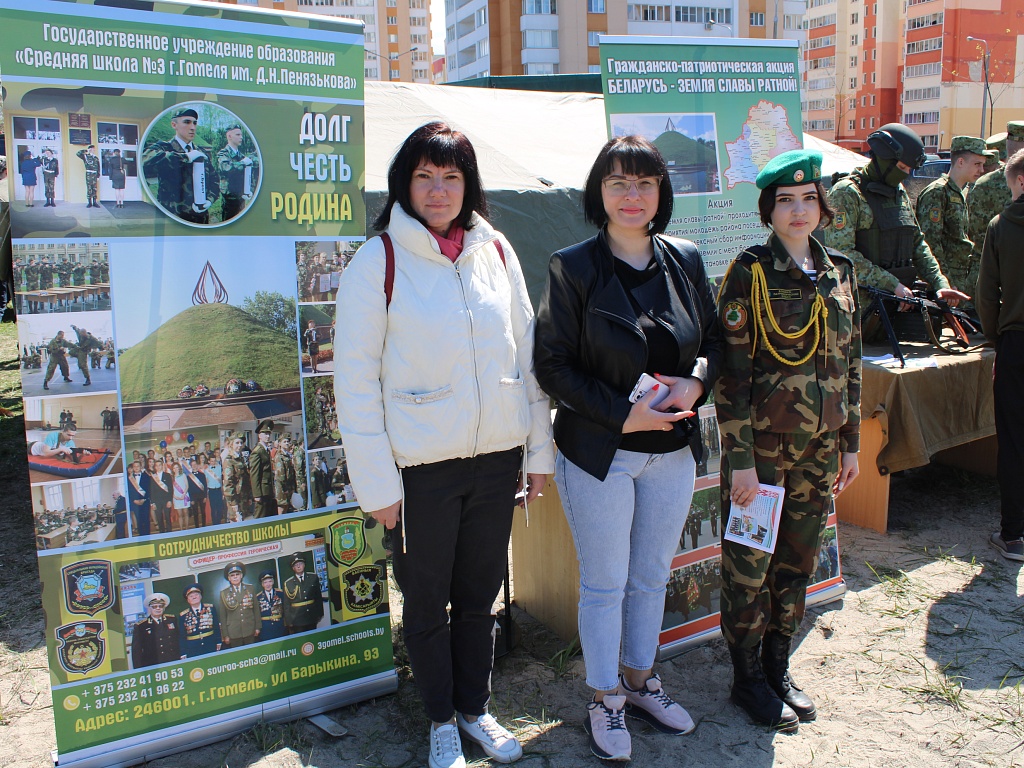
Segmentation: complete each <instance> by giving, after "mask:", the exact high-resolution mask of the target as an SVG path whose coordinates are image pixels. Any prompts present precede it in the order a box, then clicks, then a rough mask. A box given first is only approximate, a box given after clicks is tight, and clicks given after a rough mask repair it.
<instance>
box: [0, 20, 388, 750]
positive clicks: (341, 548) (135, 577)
mask: <svg viewBox="0 0 1024 768" xmlns="http://www.w3.org/2000/svg"><path fill="white" fill-rule="evenodd" d="M113 5H124V6H126V7H111V6H113ZM0 15H2V18H3V20H4V23H3V25H2V27H0V76H2V85H3V96H4V103H3V107H4V114H5V119H6V126H7V146H8V157H9V158H10V162H9V167H10V171H11V172H10V174H9V179H10V181H9V185H10V199H11V224H12V235H13V249H14V263H15V283H16V300H17V309H18V314H19V323H18V328H19V347H20V349H19V352H20V358H21V374H22V386H23V391H24V397H25V427H26V457H27V460H28V462H29V477H30V482H31V486H32V487H31V498H32V508H33V515H34V522H35V534H36V546H37V549H38V554H39V572H40V577H41V581H42V587H43V607H44V609H45V613H46V630H45V631H46V641H47V649H48V654H49V668H50V677H51V683H52V687H53V708H54V720H55V725H56V731H57V751H58V756H59V761H60V764H61V765H62V766H63V765H77V766H114V765H128V764H134V763H137V762H140V761H142V760H145V759H149V758H152V757H155V756H158V755H161V754H167V753H170V752H173V751H176V750H180V749H185V748H188V747H192V746H196V745H198V744H202V743H205V742H209V741H213V740H216V739H219V738H224V737H226V736H228V735H230V734H231V733H233V732H235V731H238V730H240V729H244V728H246V727H248V726H250V725H252V724H253V723H255V722H257V721H258V720H260V719H268V720H282V719H289V718H295V717H299V716H302V715H305V714H312V713H315V712H319V711H324V710H327V709H333V708H336V707H338V706H342V705H344V704H346V703H349V702H352V701H356V700H359V699H363V698H366V697H370V696H376V695H380V694H383V693H387V692H390V691H393V690H394V689H395V688H396V685H397V679H396V675H395V672H394V668H393V664H392V647H391V632H390V621H389V618H390V617H389V615H388V597H387V573H386V553H385V551H384V544H383V530H382V528H381V527H380V526H378V525H377V524H376V522H375V521H374V520H373V519H372V518H368V517H367V516H365V515H364V514H363V513H362V511H361V510H360V509H359V507H358V506H357V503H356V499H355V498H354V496H353V493H352V487H351V484H350V482H349V477H348V469H347V465H346V462H345V451H344V446H342V444H341V440H340V435H339V433H338V429H337V419H336V417H335V409H334V402H333V398H334V395H333V392H334V387H333V381H332V377H333V373H334V352H333V351H334V345H335V343H336V341H337V343H341V344H343V343H344V339H345V335H346V333H348V331H349V329H345V328H336V327H335V323H334V315H335V305H334V300H335V295H336V290H337V287H338V280H339V278H340V275H341V273H342V271H343V270H344V269H345V266H346V265H347V263H348V261H349V259H350V258H351V256H352V254H353V253H354V252H355V250H356V248H357V247H358V245H359V244H360V243H361V242H362V240H363V239H364V237H365V209H364V202H363V184H364V165H365V164H364V147H365V141H364V134H363V129H364V116H363V104H364V102H363V56H364V53H363V28H362V25H361V24H359V23H357V22H352V21H348V20H343V19H332V18H326V17H314V16H306V15H302V14H288V13H276V12H273V13H272V12H267V11H260V10H245V9H239V8H237V7H236V6H233V5H226V4H225V5H221V4H205V3H187V2H177V1H175V0H166V1H161V2H153V3H118V4H114V3H108V2H99V1H98V0H97V1H96V2H95V3H94V2H93V0H78V1H77V2H75V1H67V2H57V1H56V0H35V1H34V2H32V3H25V2H24V1H23V0H0Z"/></svg>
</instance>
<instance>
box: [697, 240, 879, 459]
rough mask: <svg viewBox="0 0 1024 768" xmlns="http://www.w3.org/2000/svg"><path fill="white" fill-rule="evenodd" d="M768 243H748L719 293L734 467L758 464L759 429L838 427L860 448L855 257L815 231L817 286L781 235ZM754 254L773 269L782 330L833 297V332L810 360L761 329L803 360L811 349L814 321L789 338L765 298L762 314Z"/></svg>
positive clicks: (724, 402) (723, 400)
mask: <svg viewBox="0 0 1024 768" xmlns="http://www.w3.org/2000/svg"><path fill="white" fill-rule="evenodd" d="M768 248H769V249H770V252H768V251H765V252H764V253H760V254H758V255H755V254H752V253H751V252H750V251H744V252H743V253H741V254H740V255H739V256H737V257H736V259H735V260H734V261H733V263H732V264H731V265H730V267H729V271H728V272H727V273H726V275H725V281H724V282H723V284H722V290H721V292H720V293H719V295H718V314H719V318H720V319H721V322H722V327H723V329H724V334H725V341H726V345H725V356H724V359H723V361H722V369H721V373H720V374H719V378H718V383H717V384H716V385H715V409H716V413H717V417H718V424H719V428H720V429H721V433H722V450H723V451H725V452H726V453H727V454H728V456H729V465H730V466H731V467H732V468H733V469H749V468H750V467H753V466H754V452H753V447H754V432H755V431H757V432H776V433H787V434H793V433H810V434H818V433H821V432H830V431H834V430H838V431H839V446H840V450H841V451H843V452H856V451H858V450H859V449H860V384H861V341H860V307H859V303H858V300H857V281H856V278H855V275H854V267H853V264H852V263H851V260H848V259H847V258H846V257H845V256H843V255H842V254H840V253H837V252H836V251H833V250H831V249H828V250H826V249H825V248H823V247H822V246H821V244H820V243H818V242H817V241H816V240H814V239H812V240H811V248H812V252H813V254H814V262H815V265H816V266H817V271H818V279H817V284H815V283H813V282H811V280H810V279H809V278H808V277H807V275H805V274H804V273H803V271H802V270H801V269H800V268H799V267H798V266H797V265H796V264H795V263H794V262H793V260H792V258H790V256H789V254H788V253H787V252H786V250H785V248H783V246H782V244H781V243H780V242H779V240H778V239H777V238H776V237H775V236H774V235H772V236H771V237H769V238H768ZM761 250H762V249H761V248H758V249H756V251H761ZM755 261H756V262H758V263H760V264H761V268H762V270H763V271H764V275H765V282H766V284H767V288H768V299H769V303H770V305H771V312H772V315H774V317H775V320H776V322H777V323H778V325H779V327H780V328H781V329H782V331H783V332H785V333H792V332H794V331H798V330H799V329H801V328H803V327H804V326H806V325H807V324H808V321H809V320H810V318H811V308H812V304H813V302H814V301H815V294H817V295H820V296H821V297H822V298H823V299H824V301H825V307H826V309H827V317H826V318H825V325H826V333H825V334H824V336H825V339H824V341H820V340H819V342H818V346H817V349H816V351H815V353H814V354H813V355H811V356H810V357H809V359H808V360H807V361H806V362H804V363H802V364H799V365H795V366H791V365H784V364H782V363H780V362H779V361H778V360H776V359H775V357H774V356H773V355H772V354H771V351H770V350H769V349H768V347H767V346H766V344H765V339H764V335H763V334H764V331H763V330H762V329H768V330H767V333H768V340H769V341H770V342H771V345H772V346H773V347H774V348H775V349H776V351H777V352H778V353H779V354H780V355H781V356H782V357H784V358H786V359H787V360H792V361H797V360H800V359H801V358H803V357H804V356H806V355H807V353H808V352H810V344H812V343H813V341H814V334H815V331H814V326H811V328H810V329H809V330H808V332H807V334H805V335H804V336H802V337H801V338H799V339H786V338H783V337H782V336H781V335H780V334H778V333H777V332H775V331H774V330H773V329H772V327H771V320H770V319H769V318H768V316H767V312H766V307H765V306H764V304H763V303H762V305H761V312H760V314H761V320H762V321H763V322H756V320H755V317H754V310H753V306H752V298H751V297H752V288H753V277H752V274H753V272H752V267H753V264H754V262H755ZM755 327H756V328H757V336H758V338H757V348H756V349H755V348H754V345H753V344H754V333H755ZM819 327H820V326H819Z"/></svg>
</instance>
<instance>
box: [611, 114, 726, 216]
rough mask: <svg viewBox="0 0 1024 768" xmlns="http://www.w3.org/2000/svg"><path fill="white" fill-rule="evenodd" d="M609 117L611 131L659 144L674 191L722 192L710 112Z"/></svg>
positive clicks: (713, 124)
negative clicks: (634, 135) (632, 135)
mask: <svg viewBox="0 0 1024 768" xmlns="http://www.w3.org/2000/svg"><path fill="white" fill-rule="evenodd" d="M610 119H611V124H612V135H614V136H628V135H630V134H638V135H640V136H643V137H645V138H646V139H647V140H648V141H650V142H651V143H652V144H653V145H654V146H656V147H657V148H658V151H659V152H661V154H662V156H663V157H664V158H665V162H666V163H667V164H668V178H669V181H670V182H672V194H673V195H676V196H679V195H700V194H713V193H716V192H721V183H720V178H719V177H720V174H719V170H718V137H717V130H716V127H715V115H714V114H713V113H659V114H633V113H630V114H622V115H611V116H610Z"/></svg>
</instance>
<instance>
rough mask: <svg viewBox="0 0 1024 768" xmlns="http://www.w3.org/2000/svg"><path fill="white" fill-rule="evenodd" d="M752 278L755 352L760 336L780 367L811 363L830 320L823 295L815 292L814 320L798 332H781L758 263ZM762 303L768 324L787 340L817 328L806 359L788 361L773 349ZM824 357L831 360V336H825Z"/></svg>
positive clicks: (751, 268)
mask: <svg viewBox="0 0 1024 768" xmlns="http://www.w3.org/2000/svg"><path fill="white" fill-rule="evenodd" d="M750 276H751V278H752V280H753V285H752V286H751V292H750V294H751V295H750V300H751V304H752V307H751V309H752V310H753V314H754V345H753V347H752V349H757V336H758V334H760V335H761V336H762V338H764V346H765V348H766V349H767V350H768V351H769V352H770V353H771V355H772V357H774V358H775V359H776V360H778V361H779V362H780V363H782V364H783V365H792V366H797V365H803V364H804V363H806V362H807V361H808V360H810V359H811V357H812V356H813V355H814V353H815V352H816V351H817V349H818V342H819V341H820V340H821V326H822V325H825V321H826V320H827V319H828V307H826V306H825V299H824V298H822V296H821V294H820V293H818V292H815V294H814V305H813V306H812V307H811V318H810V320H808V321H807V325H805V326H804V327H803V328H801V329H800V330H799V331H794V332H793V333H786V332H785V331H783V330H782V329H781V328H779V324H778V323H777V322H776V321H775V315H773V314H772V304H771V301H770V300H769V298H768V281H767V280H766V279H765V276H764V269H763V268H762V267H761V264H760V263H759V262H756V261H755V262H754V263H753V264H752V265H751V266H750ZM762 302H764V315H767V316H768V320H769V321H770V322H771V325H772V328H773V329H774V330H775V332H776V333H777V334H779V336H781V337H782V338H784V339H799V338H802V337H803V336H806V335H807V332H808V331H810V330H811V326H814V344H813V345H811V349H810V351H809V352H808V353H807V354H806V355H804V356H803V357H802V358H800V359H799V360H787V359H786V358H784V357H783V356H782V355H781V354H779V352H778V350H776V349H775V347H774V346H772V342H771V339H769V338H768V332H767V330H766V329H765V327H764V316H763V315H762V312H761V303H762ZM819 323H820V324H819ZM826 327H827V326H826ZM825 356H826V357H828V333H826V334H825Z"/></svg>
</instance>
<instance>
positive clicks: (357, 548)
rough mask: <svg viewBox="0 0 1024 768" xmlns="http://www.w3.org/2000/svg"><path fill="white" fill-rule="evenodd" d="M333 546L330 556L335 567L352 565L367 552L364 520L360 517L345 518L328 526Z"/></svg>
mask: <svg viewBox="0 0 1024 768" xmlns="http://www.w3.org/2000/svg"><path fill="white" fill-rule="evenodd" d="M327 532H328V534H329V535H330V539H331V546H330V547H329V548H328V549H327V552H328V556H329V557H330V559H331V562H333V563H334V564H335V565H340V566H345V565H351V564H352V563H354V562H355V561H356V560H358V559H359V558H360V557H361V556H362V554H363V552H365V551H366V537H365V536H364V535H363V520H362V518H359V517H343V518H341V519H340V520H335V521H334V522H333V523H331V524H330V525H329V526H327Z"/></svg>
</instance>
